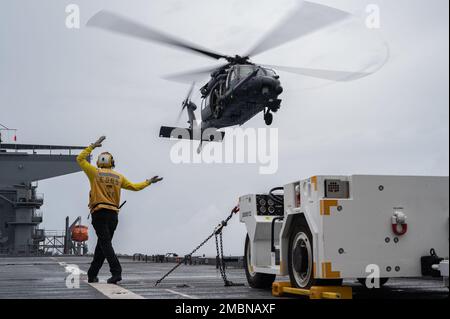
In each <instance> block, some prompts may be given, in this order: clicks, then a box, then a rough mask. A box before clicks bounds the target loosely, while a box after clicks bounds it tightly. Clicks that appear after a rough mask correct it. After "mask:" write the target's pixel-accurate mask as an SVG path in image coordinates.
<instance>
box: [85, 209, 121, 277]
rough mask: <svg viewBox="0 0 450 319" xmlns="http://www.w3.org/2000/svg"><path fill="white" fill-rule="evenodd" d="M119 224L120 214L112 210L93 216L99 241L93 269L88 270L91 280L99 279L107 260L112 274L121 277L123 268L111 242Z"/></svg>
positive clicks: (97, 212)
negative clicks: (101, 269)
mask: <svg viewBox="0 0 450 319" xmlns="http://www.w3.org/2000/svg"><path fill="white" fill-rule="evenodd" d="M118 222H119V219H118V214H117V212H115V211H112V210H108V209H101V210H99V211H96V212H95V213H93V214H92V226H94V229H95V233H96V234H97V237H98V240H97V246H96V247H95V253H94V260H92V263H91V267H90V268H89V270H88V277H89V278H94V277H97V275H98V272H99V271H100V268H102V266H103V262H104V261H105V259H106V260H107V261H108V264H109V269H110V271H111V274H112V275H113V276H121V274H122V267H121V266H120V262H119V259H118V258H117V256H116V254H115V252H114V248H113V246H112V242H111V241H112V238H113V236H114V231H115V230H116V228H117V223H118Z"/></svg>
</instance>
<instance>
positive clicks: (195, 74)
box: [163, 64, 227, 83]
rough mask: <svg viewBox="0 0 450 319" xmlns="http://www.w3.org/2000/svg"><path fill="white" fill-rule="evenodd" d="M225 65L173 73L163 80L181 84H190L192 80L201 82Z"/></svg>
mask: <svg viewBox="0 0 450 319" xmlns="http://www.w3.org/2000/svg"><path fill="white" fill-rule="evenodd" d="M226 65H227V64H222V65H218V66H210V67H206V68H201V69H197V70H192V71H187V72H182V73H175V74H169V75H166V76H164V77H163V79H165V80H168V81H174V82H181V83H191V82H192V81H193V80H201V79H203V78H205V77H207V76H208V75H210V74H211V73H212V72H213V71H215V70H217V69H220V68H223V67H224V66H226Z"/></svg>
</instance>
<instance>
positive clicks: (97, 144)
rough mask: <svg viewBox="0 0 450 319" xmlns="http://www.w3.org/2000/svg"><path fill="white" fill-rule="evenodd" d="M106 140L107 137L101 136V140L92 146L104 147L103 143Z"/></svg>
mask: <svg viewBox="0 0 450 319" xmlns="http://www.w3.org/2000/svg"><path fill="white" fill-rule="evenodd" d="M105 139H106V136H100V138H99V139H98V140H97V141H95V142H94V143H92V144H91V146H92V147H93V148H97V147H102V143H103V141H104V140H105Z"/></svg>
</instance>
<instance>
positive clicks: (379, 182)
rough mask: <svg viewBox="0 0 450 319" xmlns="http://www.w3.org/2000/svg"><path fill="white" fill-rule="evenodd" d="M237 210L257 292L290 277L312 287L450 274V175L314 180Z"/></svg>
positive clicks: (247, 201)
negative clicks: (243, 224)
mask: <svg viewBox="0 0 450 319" xmlns="http://www.w3.org/2000/svg"><path fill="white" fill-rule="evenodd" d="M281 191H283V193H281ZM239 205H240V221H241V222H243V223H245V225H246V228H247V232H248V236H247V238H246V242H245V258H244V263H245V271H246V275H247V279H248V283H249V285H250V286H251V287H254V288H270V287H271V286H272V283H273V282H274V280H275V277H276V276H287V275H289V277H290V285H291V286H292V287H294V288H300V289H309V288H311V287H312V286H327V285H331V286H338V285H340V284H341V283H342V280H343V279H350V278H351V279H353V278H357V279H359V281H360V282H361V283H363V284H366V283H367V280H366V278H372V277H373V278H379V279H380V280H379V281H378V282H379V284H380V285H383V284H384V283H386V282H387V280H388V279H389V278H393V277H421V276H440V275H441V273H444V272H445V266H447V268H446V269H447V272H448V252H449V179H448V177H425V176H420V177H417V176H416V177H414V176H363V175H358V176H314V177H311V178H309V179H305V180H300V181H297V182H295V183H291V184H287V185H285V186H284V187H282V188H278V189H274V190H272V191H271V192H270V193H269V194H254V195H247V196H243V197H241V198H240V201H239ZM438 256H441V257H445V258H441V257H438ZM445 260H446V261H445ZM436 265H438V266H436ZM439 265H440V266H439ZM436 267H439V269H436ZM439 270H441V271H439ZM444 276H445V275H444ZM447 278H448V273H447ZM374 282H375V281H374ZM447 282H448V281H447Z"/></svg>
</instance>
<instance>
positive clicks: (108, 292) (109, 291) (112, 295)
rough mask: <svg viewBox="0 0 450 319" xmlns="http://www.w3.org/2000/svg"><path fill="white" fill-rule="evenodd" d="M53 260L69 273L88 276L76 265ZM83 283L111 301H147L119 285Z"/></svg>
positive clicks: (85, 280)
mask: <svg viewBox="0 0 450 319" xmlns="http://www.w3.org/2000/svg"><path fill="white" fill-rule="evenodd" d="M51 259H53V260H54V261H56V262H57V263H58V264H59V265H60V266H62V267H64V270H65V271H66V272H67V273H73V272H74V271H76V272H78V274H80V275H86V274H87V273H86V272H85V271H83V270H81V269H80V267H79V266H78V265H76V264H67V263H65V262H60V261H58V259H56V258H55V257H51ZM83 281H84V282H85V283H87V284H88V285H90V286H91V287H93V288H95V289H96V290H97V291H99V292H101V293H102V294H103V295H105V296H106V297H108V298H109V299H145V298H144V297H142V296H141V295H138V294H135V293H134V292H132V291H130V290H128V289H125V288H123V287H121V286H118V285H113V284H107V283H88V282H87V279H84V280H83Z"/></svg>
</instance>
